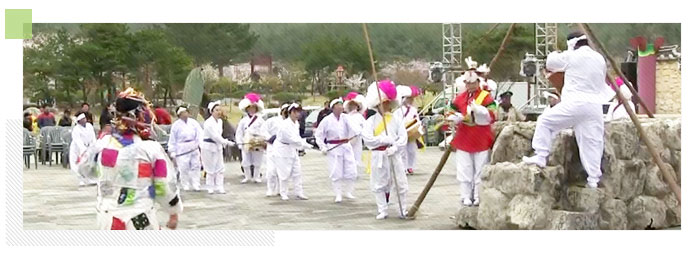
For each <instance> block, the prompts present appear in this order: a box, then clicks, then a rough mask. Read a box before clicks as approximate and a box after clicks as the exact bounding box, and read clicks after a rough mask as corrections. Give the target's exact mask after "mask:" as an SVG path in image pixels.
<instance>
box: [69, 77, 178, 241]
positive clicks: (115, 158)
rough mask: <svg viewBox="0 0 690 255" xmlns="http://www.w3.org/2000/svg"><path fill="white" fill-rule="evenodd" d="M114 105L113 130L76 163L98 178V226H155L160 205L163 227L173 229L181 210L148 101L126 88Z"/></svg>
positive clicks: (173, 176) (173, 173) (174, 177)
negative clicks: (165, 225)
mask: <svg viewBox="0 0 690 255" xmlns="http://www.w3.org/2000/svg"><path fill="white" fill-rule="evenodd" d="M115 108H116V110H117V113H116V116H115V119H114V122H113V123H114V124H115V129H114V130H113V133H112V134H108V135H105V136H103V137H102V138H101V139H99V140H98V141H97V142H96V144H95V145H94V146H91V147H89V149H88V150H87V153H86V155H85V160H84V161H82V163H80V166H79V171H80V173H82V175H84V176H85V177H88V178H93V179H97V180H98V188H97V206H96V210H97V212H98V227H99V229H111V230H124V229H136V230H142V229H154V230H156V229H160V226H159V222H158V218H157V217H156V211H157V210H158V209H159V208H160V209H162V210H163V211H165V212H166V213H168V215H169V216H170V217H169V219H168V223H167V226H168V228H171V229H174V228H176V226H177V218H178V215H179V213H181V212H182V202H181V200H180V194H179V190H178V188H177V181H178V173H177V171H176V169H175V168H174V167H172V166H173V165H172V163H171V161H170V160H169V159H168V156H167V155H166V153H165V151H164V150H163V147H162V146H161V145H160V144H159V143H158V142H156V141H155V133H154V131H153V128H152V123H154V121H155V117H154V116H155V115H154V114H153V111H152V109H151V105H150V104H149V102H148V101H146V99H144V96H143V94H141V93H139V92H137V91H135V90H134V89H132V88H128V89H127V90H125V91H123V92H121V93H120V94H119V95H118V97H117V100H116V101H115ZM156 205H157V206H156Z"/></svg>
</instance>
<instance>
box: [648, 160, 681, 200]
mask: <svg viewBox="0 0 690 255" xmlns="http://www.w3.org/2000/svg"><path fill="white" fill-rule="evenodd" d="M664 165H666V169H669V170H672V169H673V167H672V166H671V165H670V164H666V163H664ZM645 174H646V176H645V185H644V194H645V195H649V196H656V197H660V196H664V195H665V194H669V193H671V189H670V188H669V186H668V184H666V182H665V181H664V177H663V176H662V174H661V170H659V166H656V165H654V166H653V167H652V168H651V169H649V170H647V171H646V173H645ZM670 174H671V177H672V178H673V179H674V180H675V179H676V178H675V172H674V171H671V172H670Z"/></svg>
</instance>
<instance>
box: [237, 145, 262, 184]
mask: <svg viewBox="0 0 690 255" xmlns="http://www.w3.org/2000/svg"><path fill="white" fill-rule="evenodd" d="M263 157H264V152H263V151H262V150H258V151H254V150H247V149H244V148H242V168H243V169H244V178H246V179H259V176H260V174H261V161H262V160H263ZM252 166H253V167H254V174H253V175H252Z"/></svg>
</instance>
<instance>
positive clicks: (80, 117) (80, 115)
mask: <svg viewBox="0 0 690 255" xmlns="http://www.w3.org/2000/svg"><path fill="white" fill-rule="evenodd" d="M83 118H86V115H84V114H83V113H82V114H79V116H77V121H80V120H81V119H83Z"/></svg>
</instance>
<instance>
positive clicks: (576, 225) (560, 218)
mask: <svg viewBox="0 0 690 255" xmlns="http://www.w3.org/2000/svg"><path fill="white" fill-rule="evenodd" d="M598 220H599V216H597V214H594V213H585V212H569V211H560V210H555V211H553V218H552V219H551V225H550V226H549V229H554V230H592V229H598V222H597V221H598Z"/></svg>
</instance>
